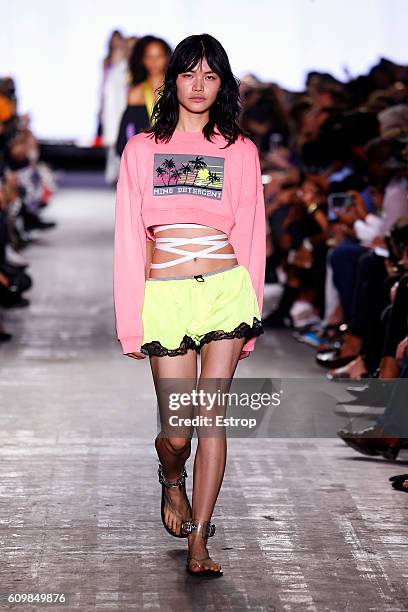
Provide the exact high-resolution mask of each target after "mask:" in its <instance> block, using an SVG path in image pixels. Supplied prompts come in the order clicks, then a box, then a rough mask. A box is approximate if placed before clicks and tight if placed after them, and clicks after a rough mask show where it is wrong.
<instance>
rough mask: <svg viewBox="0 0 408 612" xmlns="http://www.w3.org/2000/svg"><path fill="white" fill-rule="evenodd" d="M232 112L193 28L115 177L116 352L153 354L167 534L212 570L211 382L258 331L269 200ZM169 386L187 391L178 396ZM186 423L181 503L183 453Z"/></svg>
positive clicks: (224, 376) (217, 384) (234, 103)
mask: <svg viewBox="0 0 408 612" xmlns="http://www.w3.org/2000/svg"><path fill="white" fill-rule="evenodd" d="M239 110H240V107H239V82H238V80H237V79H236V78H235V77H234V75H233V73H232V71H231V66H230V63H229V60H228V56H227V54H226V52H225V50H224V48H223V47H222V45H221V44H220V43H219V42H218V41H217V40H216V39H215V38H214V37H212V36H210V35H209V34H200V35H193V36H189V37H188V38H186V39H185V40H183V41H181V42H180V43H179V44H178V45H177V47H176V49H175V51H174V53H173V55H172V56H171V58H170V62H169V66H168V69H167V71H166V74H165V81H164V84H163V87H162V89H161V90H160V95H159V96H158V99H157V102H156V104H155V106H154V109H153V115H154V119H155V121H154V124H153V126H152V127H151V128H149V129H146V130H144V131H143V132H141V133H139V134H136V135H135V136H134V137H133V138H131V139H130V140H129V142H128V143H127V145H126V146H125V149H124V151H123V154H122V157H121V165H120V173H119V180H118V184H117V195H116V212H115V241H114V283H113V285H114V302H115V317H116V333H117V337H118V340H120V342H121V346H122V350H123V353H124V354H125V355H128V356H130V357H131V358H133V359H138V360H140V359H145V358H146V356H149V359H150V366H151V370H152V375H153V380H154V385H155V391H156V395H157V403H158V407H159V411H160V420H161V431H160V433H159V434H158V436H157V438H156V441H155V444H156V450H157V453H158V456H159V460H160V466H159V481H160V483H161V485H162V501H161V517H162V521H163V524H164V526H165V528H166V530H167V531H168V532H169V533H170V534H171V535H172V536H175V537H179V538H180V537H185V538H188V549H189V551H188V558H187V567H186V569H187V571H188V572H189V573H190V574H193V575H194V576H206V575H208V576H221V575H222V570H221V567H220V565H219V564H218V563H215V562H214V561H213V560H212V559H211V558H210V556H209V552H208V549H207V539H208V538H209V537H211V536H212V535H214V532H215V525H214V524H213V523H212V522H211V517H212V513H213V510H214V507H215V503H216V501H217V497H218V494H219V491H220V488H221V484H222V480H223V477H224V469H225V463H226V455H227V440H226V432H225V427H224V426H223V425H224V424H223V417H224V416H225V413H226V407H227V406H226V403H225V397H224V396H221V399H220V395H219V394H220V393H221V394H223V393H227V394H228V393H229V389H230V385H231V381H232V378H233V376H234V373H235V369H236V367H237V364H238V361H239V360H240V359H244V358H247V357H249V355H250V353H251V351H253V350H254V345H255V341H256V337H257V336H259V335H260V334H262V333H263V329H262V321H261V313H262V303H263V290H264V279H265V251H266V228H265V204H264V195H263V186H262V179H261V168H260V162H259V155H258V150H257V148H256V146H255V144H254V143H253V142H252V141H251V140H250V139H249V138H247V137H246V134H245V133H243V131H242V130H241V128H240V127H239V124H238V117H239ZM161 224H166V225H161ZM203 224H204V225H203ZM178 228H180V229H178ZM158 232H160V234H159V235H158V237H156V235H157V233H158ZM163 243H167V244H166V245H164V244H163ZM152 245H153V246H155V248H154V250H153V251H151V250H150V249H149V248H148V247H150V246H152ZM205 245H210V246H205ZM177 247H178V248H177ZM180 247H181V248H180ZM203 247H204V248H203ZM163 251H164V252H163ZM166 251H167V253H166ZM175 254H176V257H175ZM177 254H179V255H181V257H180V256H179V257H177ZM225 259H228V260H229V261H228V263H226V262H224V260H225ZM156 268H160V269H156ZM161 268H165V269H164V270H161ZM167 268H169V271H168V270H167ZM197 354H199V355H200V358H201V371H200V376H199V379H198V381H197ZM169 391H170V394H169ZM174 393H176V394H177V396H180V399H182V400H183V401H182V403H181V405H179V406H178V407H176V408H174V405H173V401H174V396H173V394H174ZM196 393H198V394H200V395H199V400H200V401H199V402H198V403H197V401H194V400H197V396H196V395H195V394H196ZM180 394H181V395H180ZM203 394H204V397H203ZM207 394H210V395H211V399H212V400H214V401H213V402H211V401H210V404H209V403H208V401H207V400H208V399H209V395H207ZM189 397H190V398H191V399H190V401H188V398H189ZM185 399H187V402H185V401H184V400H185ZM173 410H176V411H175V412H173ZM174 418H175V419H176V422H175V423H174V421H173V419H174ZM196 418H198V423H197V422H193V420H192V419H196ZM218 418H220V419H221V421H222V422H221V425H220V424H219V422H218ZM202 419H208V421H209V422H208V421H205V420H204V421H202ZM195 426H196V431H197V438H198V439H197V450H196V453H195V459H194V480H193V497H192V504H191V506H190V502H189V500H188V497H187V493H186V488H185V478H186V476H187V474H186V471H185V463H186V461H187V459H188V458H189V456H190V453H191V438H192V435H193V431H194V427H195Z"/></svg>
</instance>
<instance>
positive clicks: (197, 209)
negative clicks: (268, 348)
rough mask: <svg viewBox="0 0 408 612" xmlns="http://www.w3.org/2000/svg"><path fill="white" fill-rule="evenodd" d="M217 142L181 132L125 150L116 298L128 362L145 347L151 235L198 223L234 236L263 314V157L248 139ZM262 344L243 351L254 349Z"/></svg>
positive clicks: (142, 137)
mask: <svg viewBox="0 0 408 612" xmlns="http://www.w3.org/2000/svg"><path fill="white" fill-rule="evenodd" d="M225 145H226V140H225V139H224V138H223V137H222V136H221V135H220V134H217V135H216V136H215V137H213V142H209V141H208V140H206V139H205V137H204V136H203V134H202V133H201V132H184V131H181V130H175V131H174V132H173V135H172V138H171V140H170V141H169V142H168V143H163V142H161V143H160V141H159V142H158V143H157V144H156V142H155V140H154V137H153V135H151V134H146V133H139V134H137V135H135V136H133V137H132V138H131V139H130V140H129V141H128V142H127V144H126V146H125V149H124V151H123V153H122V156H121V160H120V170H119V178H118V182H117V187H116V208H115V232H114V265H113V295H114V307H115V319H116V335H117V338H118V340H119V341H120V343H121V347H122V351H123V353H124V354H126V353H133V352H139V351H140V348H141V344H142V340H143V322H142V317H141V314H142V307H143V301H144V287H145V268H146V243H147V241H149V240H153V241H154V235H153V234H152V233H151V230H150V227H151V226H153V225H160V224H168V223H184V222H185V223H199V224H203V225H208V226H209V227H212V228H215V229H218V230H220V231H223V232H225V233H226V234H227V235H228V240H229V242H230V244H232V246H233V248H234V252H235V255H236V258H237V261H238V263H239V264H242V265H243V266H245V267H246V268H247V270H248V272H249V274H250V277H251V280H252V284H253V287H254V290H255V293H256V296H257V300H258V305H259V311H260V313H261V314H262V304H263V292H264V280H265V251H266V231H265V204H264V195H263V186H262V181H261V169H260V163H259V156H258V151H257V148H256V146H255V144H254V143H253V142H252V141H251V140H249V139H247V138H244V137H242V136H239V137H238V140H236V141H235V143H234V144H232V145H230V146H229V147H226V148H222V147H225ZM255 341H256V337H254V338H250V339H249V340H248V341H247V342H246V344H245V345H244V347H243V350H245V351H252V350H253V349H254V345H255Z"/></svg>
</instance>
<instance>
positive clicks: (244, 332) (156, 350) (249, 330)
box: [141, 317, 264, 357]
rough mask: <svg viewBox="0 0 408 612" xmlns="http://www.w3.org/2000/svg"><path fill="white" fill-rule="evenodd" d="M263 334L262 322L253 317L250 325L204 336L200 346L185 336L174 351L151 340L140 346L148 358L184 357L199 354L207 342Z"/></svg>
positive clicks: (242, 324)
mask: <svg viewBox="0 0 408 612" xmlns="http://www.w3.org/2000/svg"><path fill="white" fill-rule="evenodd" d="M263 333H264V330H263V325H262V321H260V320H259V319H257V318H256V317H254V322H253V325H252V327H251V325H248V323H240V325H238V327H236V328H235V329H233V330H232V331H230V332H225V331H223V330H222V329H221V330H216V331H211V332H208V333H207V334H205V336H204V337H203V338H202V339H201V341H200V346H197V345H196V343H195V342H194V340H193V339H192V338H191V337H190V336H187V335H185V336H184V338H183V340H182V341H181V343H180V346H179V347H178V348H175V349H167V348H166V347H165V346H162V345H161V344H160V342H159V341H158V340H153V342H147V343H146V344H143V345H142V347H141V348H142V349H143V351H144V352H145V353H147V354H148V355H149V356H153V355H156V356H158V357H164V356H169V357H175V356H176V355H185V354H186V353H187V351H188V350H189V349H193V350H195V351H196V353H199V352H200V350H201V347H202V346H203V345H204V344H206V343H207V342H211V341H212V340H224V339H225V338H248V339H250V338H253V337H254V336H260V335H261V334H263Z"/></svg>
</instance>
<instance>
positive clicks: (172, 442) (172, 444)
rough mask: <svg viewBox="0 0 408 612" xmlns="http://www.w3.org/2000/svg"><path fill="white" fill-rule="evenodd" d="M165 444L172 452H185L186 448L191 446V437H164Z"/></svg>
mask: <svg viewBox="0 0 408 612" xmlns="http://www.w3.org/2000/svg"><path fill="white" fill-rule="evenodd" d="M162 440H163V442H164V444H165V446H166V447H167V448H168V450H169V451H170V452H172V453H173V454H180V455H181V454H183V453H184V452H185V451H186V450H189V449H190V448H191V439H190V438H175V437H169V438H162Z"/></svg>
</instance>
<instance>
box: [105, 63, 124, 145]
mask: <svg viewBox="0 0 408 612" xmlns="http://www.w3.org/2000/svg"><path fill="white" fill-rule="evenodd" d="M127 91H128V85H127V61H126V59H125V58H123V59H121V60H120V61H119V62H117V63H116V64H113V65H112V66H110V67H109V68H108V69H107V73H106V77H105V80H104V83H103V89H102V135H103V144H104V145H105V146H106V147H111V146H114V145H115V144H116V139H117V137H118V132H119V126H120V120H121V119H122V115H123V112H124V110H125V108H126V106H127Z"/></svg>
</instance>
